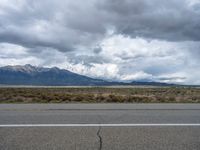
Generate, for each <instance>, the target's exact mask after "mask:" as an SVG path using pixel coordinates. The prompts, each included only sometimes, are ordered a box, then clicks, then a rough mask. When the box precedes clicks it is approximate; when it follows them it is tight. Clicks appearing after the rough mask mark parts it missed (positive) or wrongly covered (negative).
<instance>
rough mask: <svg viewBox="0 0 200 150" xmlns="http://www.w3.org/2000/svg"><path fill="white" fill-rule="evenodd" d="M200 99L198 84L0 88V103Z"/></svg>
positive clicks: (145, 101)
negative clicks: (143, 86)
mask: <svg viewBox="0 0 200 150" xmlns="http://www.w3.org/2000/svg"><path fill="white" fill-rule="evenodd" d="M199 102H200V89H199V88H181V87H178V88H175V87H171V88H112V87H110V88H106V87H91V88H89V87H88V88H87V87H86V88H78V87H77V88H0V103H199Z"/></svg>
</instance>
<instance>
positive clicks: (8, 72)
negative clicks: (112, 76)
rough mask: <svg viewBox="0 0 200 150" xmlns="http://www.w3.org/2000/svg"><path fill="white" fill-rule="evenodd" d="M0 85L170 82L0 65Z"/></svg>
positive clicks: (145, 83) (162, 84)
mask: <svg viewBox="0 0 200 150" xmlns="http://www.w3.org/2000/svg"><path fill="white" fill-rule="evenodd" d="M0 85H33V86H110V85H146V86H148V85H149V86H170V85H172V84H166V83H158V82H138V81H133V82H131V83H123V82H109V81H105V80H101V79H94V78H90V77H87V76H83V75H79V74H76V73H73V72H70V71H68V70H64V69H59V68H57V67H53V68H43V67H35V66H32V65H29V64H27V65H24V66H20V65H17V66H5V67H0Z"/></svg>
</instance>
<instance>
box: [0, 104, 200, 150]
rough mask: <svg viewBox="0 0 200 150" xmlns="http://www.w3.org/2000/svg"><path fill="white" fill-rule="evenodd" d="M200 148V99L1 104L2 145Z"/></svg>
mask: <svg viewBox="0 0 200 150" xmlns="http://www.w3.org/2000/svg"><path fill="white" fill-rule="evenodd" d="M27 149H28V150H29V149H31V150H57V149H58V150H100V149H102V150H199V149H200V104H1V105H0V150H27Z"/></svg>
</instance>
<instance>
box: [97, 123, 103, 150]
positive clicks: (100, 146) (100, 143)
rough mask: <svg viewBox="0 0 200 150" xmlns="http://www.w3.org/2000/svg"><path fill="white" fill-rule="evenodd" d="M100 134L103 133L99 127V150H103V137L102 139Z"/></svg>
mask: <svg viewBox="0 0 200 150" xmlns="http://www.w3.org/2000/svg"><path fill="white" fill-rule="evenodd" d="M100 133H101V126H99V129H98V131H97V136H98V138H99V150H102V144H103V141H102V137H101V135H100Z"/></svg>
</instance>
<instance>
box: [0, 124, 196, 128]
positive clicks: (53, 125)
mask: <svg viewBox="0 0 200 150" xmlns="http://www.w3.org/2000/svg"><path fill="white" fill-rule="evenodd" d="M6 127H200V124H1V125H0V128H6Z"/></svg>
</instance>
